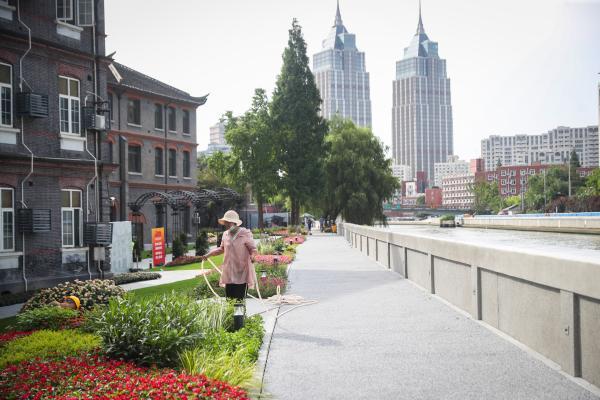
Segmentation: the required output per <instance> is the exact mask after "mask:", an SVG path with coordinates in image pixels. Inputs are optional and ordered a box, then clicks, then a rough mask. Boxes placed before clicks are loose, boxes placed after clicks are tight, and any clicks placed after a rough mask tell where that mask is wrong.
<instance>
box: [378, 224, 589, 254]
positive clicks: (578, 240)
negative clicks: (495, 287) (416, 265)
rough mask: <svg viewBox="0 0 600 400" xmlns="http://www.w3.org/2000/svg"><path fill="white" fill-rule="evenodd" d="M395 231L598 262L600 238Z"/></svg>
mask: <svg viewBox="0 0 600 400" xmlns="http://www.w3.org/2000/svg"><path fill="white" fill-rule="evenodd" d="M382 229H387V230H391V231H393V232H399V233H406V234H410V235H417V236H423V237H430V238H436V239H443V240H448V241H453V242H460V243H470V244H476V245H481V246H485V247H494V248H503V249H511V250H517V251H523V252H527V253H536V254H554V255H558V256H560V257H563V258H569V259H579V260H583V261H593V262H596V263H597V262H598V261H599V260H600V235H581V234H572V233H548V232H531V231H517V230H502V229H480V228H462V227H461V228H439V227H437V226H433V225H390V226H388V227H387V228H382Z"/></svg>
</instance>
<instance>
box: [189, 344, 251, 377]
mask: <svg viewBox="0 0 600 400" xmlns="http://www.w3.org/2000/svg"><path fill="white" fill-rule="evenodd" d="M180 360H181V361H180V362H181V365H182V367H183V369H184V370H185V372H187V373H188V374H190V375H195V374H202V375H205V376H207V377H208V378H211V379H216V380H218V381H224V382H227V383H229V384H231V385H234V386H244V385H248V384H250V383H251V382H252V380H253V378H254V368H255V365H254V363H253V362H252V361H250V360H248V358H246V356H245V353H244V351H237V352H234V353H232V354H230V353H227V352H224V351H222V352H210V351H207V350H206V349H203V348H202V347H196V348H193V349H189V350H184V351H183V352H182V353H181V355H180Z"/></svg>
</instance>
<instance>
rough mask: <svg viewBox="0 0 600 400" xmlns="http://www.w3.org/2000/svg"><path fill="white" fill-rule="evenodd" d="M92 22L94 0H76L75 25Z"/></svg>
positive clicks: (89, 24)
mask: <svg viewBox="0 0 600 400" xmlns="http://www.w3.org/2000/svg"><path fill="white" fill-rule="evenodd" d="M93 24H94V1H93V0H77V25H79V26H92V25H93Z"/></svg>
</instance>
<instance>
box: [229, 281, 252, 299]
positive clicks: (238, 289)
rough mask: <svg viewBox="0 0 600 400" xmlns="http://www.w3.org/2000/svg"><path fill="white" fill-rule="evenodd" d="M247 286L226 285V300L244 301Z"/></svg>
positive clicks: (241, 284) (243, 284)
mask: <svg viewBox="0 0 600 400" xmlns="http://www.w3.org/2000/svg"><path fill="white" fill-rule="evenodd" d="M247 290H248V284H246V283H227V284H226V285H225V297H227V298H228V299H236V300H244V299H245V298H246V291H247Z"/></svg>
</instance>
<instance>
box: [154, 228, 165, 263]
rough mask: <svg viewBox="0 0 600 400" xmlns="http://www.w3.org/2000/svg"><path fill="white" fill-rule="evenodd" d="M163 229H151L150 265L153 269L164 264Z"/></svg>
mask: <svg viewBox="0 0 600 400" xmlns="http://www.w3.org/2000/svg"><path fill="white" fill-rule="evenodd" d="M165 254H166V249H165V228H153V229H152V264H153V265H154V266H155V267H158V266H160V265H164V264H165Z"/></svg>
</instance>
